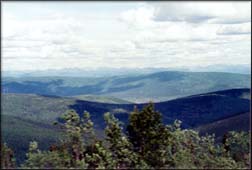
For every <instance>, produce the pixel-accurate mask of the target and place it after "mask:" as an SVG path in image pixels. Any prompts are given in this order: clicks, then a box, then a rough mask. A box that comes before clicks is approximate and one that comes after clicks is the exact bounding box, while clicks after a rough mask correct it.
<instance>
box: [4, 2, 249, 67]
mask: <svg viewBox="0 0 252 170" xmlns="http://www.w3.org/2000/svg"><path fill="white" fill-rule="evenodd" d="M1 17H2V69H3V70H6V71H7V70H43V69H62V68H99V67H116V68H120V67H141V68H143V67H173V68H176V67H198V66H201V67H202V66H203V67H204V66H209V65H215V64H224V65H235V64H250V62H251V47H250V46H251V2H3V3H2V14H1Z"/></svg>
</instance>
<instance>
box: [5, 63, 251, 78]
mask: <svg viewBox="0 0 252 170" xmlns="http://www.w3.org/2000/svg"><path fill="white" fill-rule="evenodd" d="M161 71H191V72H226V73H239V74H251V66H250V64H239V65H223V64H215V65H209V66H195V67H192V66H191V67H186V66H183V67H176V68H174V67H170V68H162V67H161V68H155V67H152V68H151V67H150V68H148V67H147V68H123V67H122V68H109V67H101V68H86V69H80V68H64V69H48V70H19V71H2V76H4V77H48V76H49V77H51V76H56V77H58V76H63V77H111V76H121V75H123V76H132V75H139V74H151V73H156V72H161Z"/></svg>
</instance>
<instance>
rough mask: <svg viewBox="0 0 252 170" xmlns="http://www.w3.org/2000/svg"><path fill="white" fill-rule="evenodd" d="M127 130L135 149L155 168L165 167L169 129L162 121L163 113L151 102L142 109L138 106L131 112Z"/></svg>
mask: <svg viewBox="0 0 252 170" xmlns="http://www.w3.org/2000/svg"><path fill="white" fill-rule="evenodd" d="M127 132H128V137H129V140H130V142H131V143H132V144H133V147H134V151H135V152H137V153H139V154H140V155H141V157H142V159H143V160H144V161H146V162H148V163H149V165H151V166H152V167H154V168H160V167H163V166H164V164H165V160H163V159H161V158H162V157H163V156H164V155H165V148H166V140H167V138H168V135H169V134H168V131H167V129H166V127H165V125H164V124H163V123H162V121H161V114H160V113H159V112H157V111H155V110H154V105H153V104H152V103H150V104H149V105H147V106H145V107H144V108H143V109H142V110H141V111H138V110H137V109H136V108H135V109H134V111H133V112H132V113H131V114H130V117H129V124H128V126H127Z"/></svg>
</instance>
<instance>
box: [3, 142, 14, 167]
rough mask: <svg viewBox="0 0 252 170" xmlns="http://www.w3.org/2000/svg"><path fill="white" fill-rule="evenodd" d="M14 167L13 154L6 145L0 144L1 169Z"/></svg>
mask: <svg viewBox="0 0 252 170" xmlns="http://www.w3.org/2000/svg"><path fill="white" fill-rule="evenodd" d="M15 165H16V161H15V159H14V152H13V151H12V149H11V148H9V147H8V146H7V144H6V143H4V144H1V168H3V169H13V168H14V167H15Z"/></svg>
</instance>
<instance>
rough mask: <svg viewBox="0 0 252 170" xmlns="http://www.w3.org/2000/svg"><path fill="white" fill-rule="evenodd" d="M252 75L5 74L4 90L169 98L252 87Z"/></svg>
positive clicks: (130, 98)
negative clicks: (101, 75)
mask: <svg viewBox="0 0 252 170" xmlns="http://www.w3.org/2000/svg"><path fill="white" fill-rule="evenodd" d="M250 82H251V81H250V75H246V74H234V73H218V72H177V71H166V72H157V73H151V74H141V75H135V76H113V77H100V78H88V77H86V78H85V77H23V78H14V77H5V78H3V82H2V87H3V92H4V93H33V94H42V95H57V96H75V95H100V96H104V95H105V96H112V97H116V98H119V99H123V100H127V101H130V102H137V103H143V102H148V101H149V100H152V101H154V102H159V101H167V100H171V99H175V98H180V97H185V96H189V95H195V94H199V93H207V92H212V91H218V90H225V89H232V88H249V87H250Z"/></svg>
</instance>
